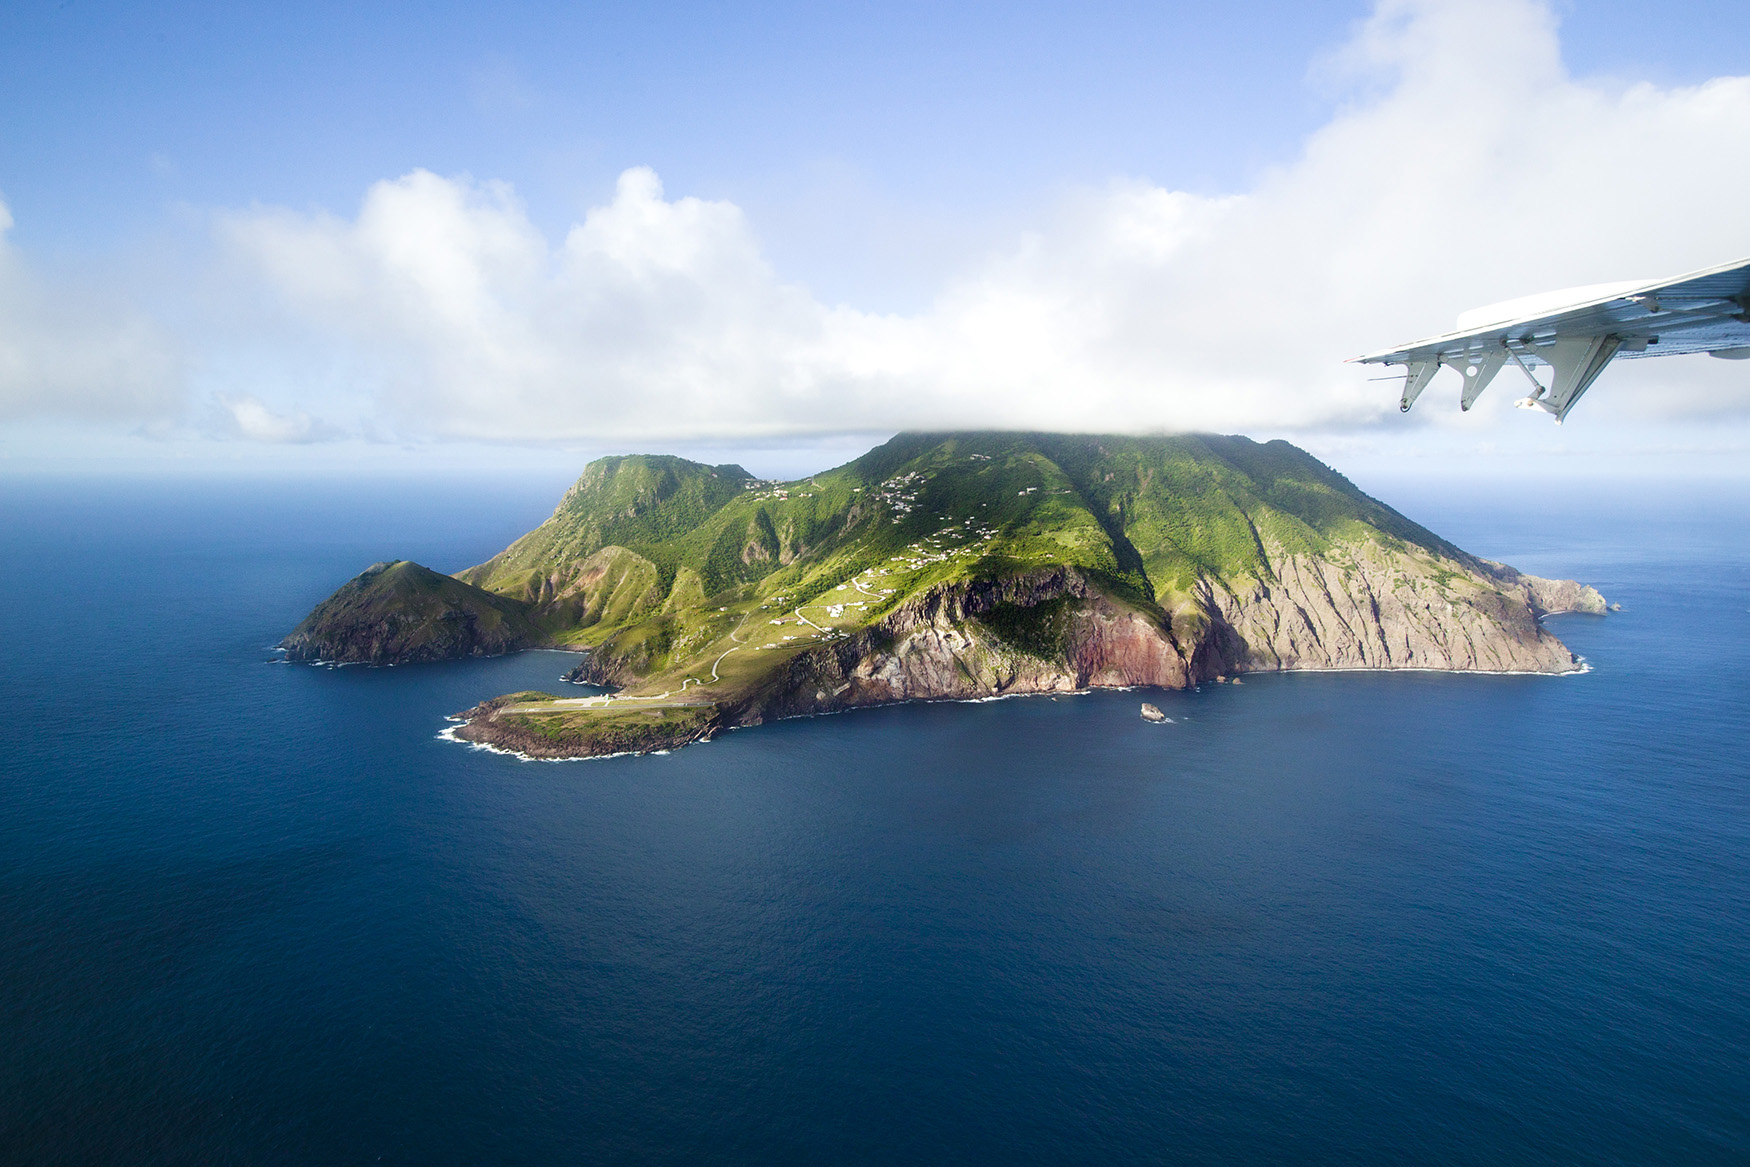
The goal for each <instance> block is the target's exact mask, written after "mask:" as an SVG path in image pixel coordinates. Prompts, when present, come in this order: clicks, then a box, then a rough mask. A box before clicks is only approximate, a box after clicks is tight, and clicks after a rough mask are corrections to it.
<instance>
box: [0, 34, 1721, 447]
mask: <svg viewBox="0 0 1750 1167" xmlns="http://www.w3.org/2000/svg"><path fill="white" fill-rule="evenodd" d="M1320 72H1321V73H1322V75H1323V76H1324V77H1325V78H1326V80H1327V81H1328V83H1330V84H1333V85H1337V86H1341V87H1343V88H1342V90H1341V91H1343V92H1348V93H1351V94H1353V95H1355V96H1354V97H1353V98H1352V99H1351V101H1350V102H1349V104H1347V105H1346V106H1344V107H1343V108H1342V110H1341V111H1340V112H1339V113H1338V114H1337V115H1336V116H1335V117H1334V118H1333V119H1332V121H1331V122H1330V123H1329V124H1328V125H1326V126H1325V127H1324V128H1323V129H1321V130H1320V131H1319V132H1317V133H1316V134H1314V135H1313V136H1312V137H1311V139H1309V140H1308V142H1307V143H1306V145H1305V149H1304V151H1303V152H1302V154H1301V155H1300V156H1299V157H1298V158H1297V159H1295V160H1293V161H1292V162H1291V163H1289V164H1287V165H1284V166H1282V167H1281V168H1279V169H1277V170H1274V171H1272V172H1270V173H1268V174H1266V175H1265V176H1264V177H1263V178H1262V179H1261V180H1260V181H1259V182H1258V183H1257V184H1256V185H1255V187H1254V189H1252V190H1250V191H1248V192H1246V193H1244V194H1240V195H1234V196H1231V197H1220V198H1212V197H1204V196H1199V195H1194V194H1189V193H1186V192H1183V191H1175V190H1171V189H1168V188H1165V187H1161V186H1157V185H1153V184H1151V183H1148V182H1145V181H1141V180H1125V181H1117V182H1112V183H1110V184H1108V185H1106V186H1104V187H1100V188H1097V189H1088V190H1086V191H1083V192H1082V193H1080V194H1079V195H1077V196H1075V197H1073V198H1071V199H1068V200H1067V201H1066V202H1065V203H1064V204H1063V205H1061V206H1060V207H1059V208H1058V209H1057V211H1056V213H1055V215H1054V216H1053V217H1052V218H1051V220H1050V221H1049V222H1045V223H1043V224H1041V225H1040V226H1039V227H1038V229H1037V230H1035V231H1034V232H1032V233H1029V234H1028V235H1027V236H1025V237H1024V238H1021V239H1018V240H1016V241H1015V242H1014V243H1013V245H1012V246H1011V247H1009V248H1008V249H1007V250H1006V251H1005V252H1004V253H1002V254H998V255H993V256H991V257H989V258H988V259H987V260H986V261H985V262H983V263H982V264H980V265H978V266H977V267H976V268H975V269H974V270H970V271H967V272H965V273H964V274H962V275H961V276H960V277H959V278H957V279H954V280H952V281H951V282H949V283H948V284H947V285H946V286H945V287H943V288H942V289H941V290H940V292H939V294H938V295H937V297H936V298H935V301H934V303H933V304H932V306H931V307H930V309H929V310H927V311H925V312H922V313H920V314H917V315H913V316H896V315H883V314H877V313H870V312H863V311H859V310H857V309H856V308H855V307H852V306H845V305H831V304H825V303H822V302H820V301H819V300H817V299H816V298H815V297H814V296H812V295H811V294H810V293H809V291H808V290H807V289H805V288H802V287H799V286H796V285H793V284H789V283H786V282H785V281H784V280H783V279H782V278H781V276H780V274H779V273H777V272H775V271H774V270H773V269H772V267H771V265H770V264H769V263H768V261H767V260H766V258H765V255H764V253H763V251H762V248H761V246H760V242H759V239H758V236H757V234H756V232H755V230H754V228H753V226H752V225H751V224H749V223H748V221H747V220H746V218H745V217H744V216H743V214H742V213H741V211H740V210H739V209H738V208H737V207H735V206H734V205H733V204H730V203H727V202H714V201H707V200H701V199H697V198H689V197H679V198H670V197H669V196H668V195H667V194H666V193H665V192H664V190H663V188H662V184H661V182H660V180H659V179H658V177H657V175H656V174H655V173H653V172H652V171H650V170H648V169H642V168H639V169H632V170H628V171H626V172H625V173H624V174H623V175H621V177H620V180H619V183H618V186H617V188H616V190H615V193H614V196H613V198H612V200H611V201H610V202H608V203H607V204H606V205H603V206H600V207H596V208H594V209H593V210H591V211H590V212H589V213H588V214H587V215H586V216H585V217H584V219H583V221H582V222H581V223H578V224H576V225H575V226H573V227H572V228H571V230H570V231H569V232H568V233H567V234H566V236H565V238H564V239H562V240H560V241H558V242H557V243H554V242H553V241H551V240H549V239H547V238H545V237H544V236H543V235H542V234H541V232H540V231H538V230H537V229H536V228H535V227H534V226H533V224H532V223H531V222H530V220H529V218H528V216H527V215H526V214H525V212H524V210H523V208H522V207H521V205H520V204H519V202H518V200H517V198H516V196H515V193H514V191H513V190H512V189H511V188H510V187H509V186H507V185H505V184H502V183H481V182H474V181H471V180H469V179H467V178H453V177H451V178H446V177H442V176H439V175H435V174H432V173H429V172H427V171H423V170H421V171H414V172H413V173H410V174H407V175H404V176H402V177H400V178H397V179H393V180H387V181H383V182H379V183H377V184H376V185H374V186H373V187H371V189H370V190H369V191H368V192H367V193H366V195H365V197H364V200H363V203H362V205H361V206H360V208H359V210H358V213H357V214H356V215H355V216H353V217H351V218H342V217H336V216H332V215H326V214H307V213H300V212H294V211H290V210H284V209H275V208H267V209H254V210H248V211H237V212H231V213H227V214H224V215H222V216H220V217H219V219H218V221H217V228H216V230H217V237H218V240H219V243H220V246H221V248H222V251H223V253H224V256H225V259H226V264H225V269H226V271H227V272H228V276H227V278H228V279H232V280H236V281H240V284H239V287H240V288H241V289H242V291H240V293H239V299H241V300H248V301H250V302H252V303H253V302H258V301H263V300H265V301H266V302H267V303H269V304H271V305H272V306H273V307H272V311H271V314H270V315H269V316H268V317H266V318H264V321H263V322H262V323H261V325H260V327H261V328H262V330H263V334H264V336H267V337H268V338H269V339H268V341H267V342H266V351H271V349H272V341H271V338H272V336H273V334H274V329H276V328H278V329H281V330H282V331H283V334H284V335H285V336H287V337H291V336H296V337H297V338H298V340H297V342H296V343H297V344H298V345H309V344H315V345H317V346H325V347H327V348H329V349H331V350H332V351H333V352H334V353H335V354H337V355H336V357H335V359H334V362H333V364H334V365H335V366H337V367H344V368H346V369H349V370H351V371H352V372H353V373H354V374H355V375H354V376H353V377H352V378H351V380H350V381H347V382H346V384H345V385H341V386H340V387H339V388H337V387H336V385H335V383H334V382H333V380H332V379H331V378H330V379H325V380H324V381H323V382H322V383H320V384H315V383H312V384H310V385H308V386H304V387H302V388H300V387H298V385H297V382H296V379H295V378H281V381H282V382H284V381H289V382H290V384H291V387H290V388H287V387H285V386H284V385H283V384H282V385H281V386H280V387H278V388H276V390H275V393H276V395H277V396H274V397H273V398H272V399H271V404H266V403H264V401H263V399H262V395H261V394H260V393H259V392H258V391H257V390H255V389H254V388H252V387H250V386H233V387H230V388H226V389H222V390H220V391H219V392H220V393H222V394H223V396H219V397H215V398H213V400H215V401H217V402H218V405H219V407H220V411H221V416H223V417H225V418H227V419H228V420H227V421H226V422H225V425H224V427H222V428H224V429H225V432H228V433H230V434H232V435H233V436H239V437H246V438H251V439H255V440H267V441H310V440H318V439H320V438H321V437H324V436H328V435H330V434H335V433H339V432H341V430H340V429H339V428H337V427H336V426H334V425H331V424H328V423H324V422H321V421H318V420H314V419H313V416H312V415H315V416H326V417H331V418H336V419H341V418H345V419H348V420H347V421H346V426H347V427H349V428H351V429H353V430H355V431H368V432H371V433H373V434H384V435H404V436H411V437H467V438H472V439H485V440H496V441H515V442H526V441H567V442H593V443H601V442H655V441H667V442H671V443H672V442H676V441H684V440H694V441H716V442H726V443H734V442H737V441H750V440H766V439H776V438H785V437H795V436H806V435H826V434H836V433H846V432H851V431H864V432H878V431H890V430H894V429H900V428H919V427H931V428H935V427H957V426H989V425H1002V426H1010V427H1038V428H1051V429H1072V430H1073V429H1081V430H1091V429H1098V430H1133V431H1142V430H1160V429H1170V430H1176V429H1193V428H1213V429H1225V430H1254V431H1255V430H1263V429H1268V430H1272V431H1282V430H1296V431H1303V432H1304V431H1312V430H1326V431H1340V430H1352V429H1356V428H1364V427H1367V426H1369V425H1370V424H1372V423H1374V422H1376V421H1378V420H1380V419H1381V418H1383V417H1385V416H1387V415H1388V414H1390V413H1391V412H1393V410H1394V405H1395V399H1396V391H1395V389H1394V388H1393V387H1392V386H1390V385H1381V384H1378V383H1376V382H1373V381H1370V380H1369V378H1370V377H1374V376H1377V375H1378V372H1379V371H1378V370H1377V369H1361V368H1358V367H1355V366H1346V365H1344V364H1343V360H1344V358H1345V357H1348V356H1352V355H1354V354H1355V353H1357V352H1360V351H1363V350H1366V349H1370V348H1375V347H1382V346H1384V345H1387V344H1390V343H1394V342H1397V341H1400V340H1405V339H1408V338H1411V337H1414V336H1419V335H1425V334H1427V333H1429V332H1433V331H1438V330H1441V329H1443V328H1445V327H1448V326H1450V324H1451V321H1452V320H1453V318H1454V316H1455V315H1456V314H1457V312H1459V311H1460V310H1462V309H1465V308H1468V307H1471V306H1473V305H1476V304H1479V303H1484V302H1488V301H1494V300H1500V299H1504V298H1507V297H1509V296H1512V295H1518V294H1524V293H1530V292H1536V291H1539V290H1542V289H1544V288H1548V287H1558V286H1564V285H1568V284H1583V283H1591V282H1597V281H1602V280H1609V279H1620V278H1625V277H1640V276H1647V277H1657V276H1661V275H1669V274H1675V273H1677V272H1680V271H1683V270H1687V269H1690V268H1695V267H1701V266H1706V265H1709V264H1713V263H1717V262H1721V261H1723V260H1726V259H1730V258H1734V257H1737V256H1740V255H1750V219H1746V218H1745V217H1744V216H1743V215H1742V213H1741V208H1740V206H1739V203H1740V202H1741V198H1742V194H1741V192H1742V191H1743V190H1745V189H1747V188H1750V78H1722V79H1718V80H1714V81H1710V82H1708V83H1706V84H1703V85H1699V86H1693V87H1685V88H1661V87H1657V86H1653V85H1649V84H1635V85H1628V86H1622V85H1609V86H1607V85H1602V84H1595V83H1591V82H1586V81H1581V80H1576V79H1574V78H1572V77H1570V76H1569V75H1568V74H1567V72H1566V71H1565V69H1564V67H1563V65H1562V61H1561V55H1560V45H1559V40H1558V37H1557V32H1556V22H1555V20H1554V18H1553V16H1552V14H1551V11H1550V9H1549V8H1548V7H1547V6H1546V5H1544V4H1541V3H1535V2H1532V0H1381V3H1380V4H1379V5H1378V7H1377V8H1376V10H1375V11H1374V13H1373V15H1372V16H1371V17H1370V18H1369V19H1368V20H1367V21H1365V22H1363V23H1362V24H1361V25H1360V26H1358V28H1357V29H1356V30H1355V33H1354V35H1353V37H1352V38H1351V40H1350V42H1349V43H1348V44H1347V45H1346V46H1345V47H1344V49H1343V50H1342V51H1341V52H1339V53H1338V54H1336V55H1335V56H1333V58H1332V59H1331V60H1329V61H1327V62H1324V63H1323V64H1322V65H1321V68H1320ZM1163 116H1167V115H1166V114H1163ZM1175 116H1176V115H1175ZM11 262H12V260H11V258H10V257H9V256H8V255H7V253H4V252H0V353H5V354H7V357H8V360H9V361H11V362H12V363H11V364H9V365H8V366H7V367H6V368H5V369H4V370H0V394H3V395H4V396H0V403H3V404H4V407H5V408H6V409H7V410H8V411H9V412H12V413H18V412H25V411H28V409H29V408H31V407H33V403H34V407H35V408H44V407H45V406H44V405H43V402H44V401H45V400H46V399H47V397H48V396H52V395H54V394H56V393H59V394H61V395H62V397H63V398H64V399H65V401H66V402H71V403H75V405H76V408H79V409H89V410H91V411H93V412H100V411H102V410H104V409H111V410H115V411H117V412H126V411H127V410H128V409H133V410H135V411H140V410H149V409H150V408H152V407H153V403H155V402H156V403H157V404H158V405H160V406H161V405H162V403H163V400H164V390H163V385H164V384H165V383H166V378H168V377H170V376H171V375H172V372H173V370H174V362H171V361H170V360H169V358H168V357H167V356H166V355H165V352H164V351H161V350H160V349H154V348H153V341H152V335H151V333H150V330H149V329H145V330H144V331H142V329H143V328H144V326H139V325H136V324H132V323H128V322H125V321H124V322H122V323H119V324H118V323H116V322H113V321H112V322H110V323H108V324H107V325H105V326H103V327H101V328H97V329H96V330H95V332H94V335H95V336H96V337H97V339H96V340H95V341H92V340H91V339H90V338H89V337H87V338H83V339H81V338H80V337H79V336H76V335H74V334H70V333H67V334H57V333H54V332H53V331H52V330H50V331H49V332H46V333H44V336H46V337H47V339H46V340H44V341H42V342H40V343H37V342H32V343H34V344H35V347H34V348H32V349H30V351H29V352H28V353H26V355H25V357H23V358H14V357H13V355H12V354H13V351H14V348H15V347H16V346H17V345H18V344H19V343H20V342H19V341H18V339H17V338H18V337H19V336H21V335H23V334H24V332H25V331H28V330H23V329H21V327H20V326H19V324H18V321H17V319H15V318H14V317H13V315H12V313H14V312H15V311H18V310H19V308H18V305H17V304H16V303H15V302H14V301H15V299H17V297H16V296H15V295H14V294H13V293H12V291H11V289H12V287H13V283H14V282H15V281H16V280H17V279H18V278H20V277H18V276H17V275H16V274H15V273H14V272H13V271H12V269H11V268H9V267H6V266H4V265H5V264H8V263H11ZM27 307H28V306H27ZM286 343H287V346H288V349H289V347H290V344H291V342H290V341H287V342H286ZM19 351H23V350H22V349H21V350H19ZM62 361H64V363H58V362H62ZM21 362H22V363H21ZM1718 364H1719V363H1718V362H1707V361H1705V360H1699V361H1698V360H1683V359H1673V360H1670V361H1657V362H1644V363H1643V367H1642V368H1640V369H1637V370H1635V372H1634V373H1633V374H1632V375H1624V374H1622V373H1618V372H1614V371H1613V373H1612V374H1611V379H1610V381H1608V382H1606V383H1605V384H1603V385H1602V386H1601V387H1600V389H1599V390H1598V391H1595V392H1594V393H1593V394H1592V396H1591V398H1589V399H1588V401H1587V403H1586V405H1585V406H1584V407H1583V410H1584V411H1586V412H1587V413H1590V414H1593V415H1594V416H1596V417H1598V418H1599V419H1600V422H1601V423H1603V424H1632V423H1633V422H1634V421H1635V419H1637V418H1640V419H1644V418H1648V417H1696V416H1712V417H1719V416H1743V415H1745V414H1746V413H1750V383H1747V382H1746V379H1745V378H1743V377H1741V376H1735V375H1731V374H1733V373H1735V372H1736V370H1735V369H1734V370H1721V369H1719V368H1715V367H1708V366H1710V365H1718ZM14 365H16V366H18V367H17V368H14V367H13V366H14ZM124 367H125V368H127V369H129V370H132V372H131V373H130V374H129V375H128V376H123V375H122V374H121V373H120V370H122V369H123V368H124ZM19 369H22V370H23V371H22V372H20V371H18V370H19ZM153 370H156V371H153ZM33 378H34V379H35V380H34V381H33ZM33 385H35V386H36V387H35V388H32V386H33ZM347 385H358V386H369V388H368V390H366V389H349V388H347ZM56 386H58V387H59V388H58V389H57V388H55V387H56ZM97 386H109V387H110V388H108V389H106V390H103V391H101V392H100V391H99V390H98V389H97V388H96V387H97ZM1456 392H1457V390H1456V382H1454V383H1453V384H1452V385H1450V386H1442V384H1441V383H1439V382H1437V383H1436V386H1435V388H1434V389H1432V390H1431V391H1430V392H1429V394H1428V395H1427V396H1426V397H1425V398H1424V401H1425V403H1426V404H1424V405H1423V407H1422V410H1420V411H1419V412H1418V417H1419V416H1421V414H1422V413H1423V412H1424V411H1425V412H1426V414H1427V415H1428V416H1429V417H1430V418H1432V419H1433V420H1435V421H1436V423H1438V424H1458V422H1457V420H1456V409H1455V402H1453V401H1448V400H1447V398H1456ZM106 394H108V395H107V396H106ZM1516 395H1517V394H1516V393H1513V392H1512V391H1511V390H1510V389H1506V388H1497V389H1496V390H1494V391H1493V392H1492V393H1491V394H1490V395H1489V396H1486V397H1485V398H1484V402H1483V405H1482V406H1481V407H1480V411H1481V413H1482V417H1480V418H1479V417H1477V416H1476V415H1472V416H1471V417H1470V418H1468V419H1466V420H1465V422H1464V424H1466V425H1487V424H1489V418H1490V417H1492V416H1494V415H1496V414H1498V413H1499V412H1500V411H1501V409H1502V407H1503V406H1504V405H1505V403H1506V401H1507V399H1509V398H1510V397H1512V396H1516ZM80 403H82V404H80ZM1612 419H1615V420H1614V422H1613V421H1612ZM1516 423H1517V424H1524V420H1523V419H1516Z"/></svg>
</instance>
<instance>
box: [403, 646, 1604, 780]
mask: <svg viewBox="0 0 1750 1167" xmlns="http://www.w3.org/2000/svg"><path fill="white" fill-rule="evenodd" d="M530 651H542V650H530ZM547 651H554V650H547ZM1574 660H1575V667H1574V668H1571V669H1564V670H1562V671H1561V672H1545V671H1542V670H1532V669H1436V668H1427V667H1404V668H1368V667H1365V666H1357V667H1342V668H1314V669H1258V670H1256V671H1252V672H1246V673H1236V674H1233V675H1232V677H1231V678H1229V679H1228V680H1226V681H1216V680H1214V679H1213V678H1212V679H1210V680H1205V681H1200V682H1198V683H1196V684H1194V685H1190V686H1187V687H1186V688H1184V689H1165V688H1162V687H1161V686H1158V685H1091V686H1088V687H1086V688H1082V689H1066V690H1061V691H1045V690H1040V691H1038V692H1017V693H990V694H986V695H984V696H981V697H906V698H902V699H900V700H895V701H873V702H870V703H868V704H865V705H847V706H844V707H842V708H838V709H820V710H811V711H808V712H803V713H790V714H785V715H784V716H782V717H774V718H771V719H770V720H771V721H772V722H779V721H797V720H801V719H804V718H816V717H836V716H838V715H840V714H845V713H855V712H858V711H860V710H867V709H887V708H892V707H895V706H902V705H982V704H986V703H989V702H993V701H1010V700H1025V699H1027V698H1039V697H1050V698H1052V699H1054V700H1055V699H1056V698H1058V697H1089V696H1093V695H1094V694H1096V693H1133V692H1137V691H1140V690H1145V689H1158V690H1160V691H1161V692H1163V693H1187V692H1189V693H1200V692H1202V691H1203V689H1204V687H1205V686H1211V687H1213V686H1215V685H1221V684H1233V683H1235V682H1237V681H1238V680H1239V679H1240V678H1241V677H1287V676H1296V675H1300V676H1306V675H1318V674H1344V675H1352V674H1355V673H1421V674H1434V675H1439V676H1456V677H1549V678H1551V679H1559V678H1563V677H1579V676H1585V675H1587V674H1589V673H1591V672H1592V671H1593V669H1592V664H1591V662H1590V661H1588V660H1587V659H1586V658H1585V657H1582V656H1576V657H1575V658H1574ZM488 703H489V702H481V705H479V706H475V709H479V708H481V706H484V705H486V704H488ZM474 711H475V710H468V712H469V713H473V712H474ZM490 714H491V711H488V712H487V713H485V714H482V715H477V716H476V717H467V716H463V715H460V714H457V715H451V716H448V717H446V718H445V720H446V721H449V722H451V723H452V724H451V725H449V726H448V727H447V728H445V729H443V730H440V731H439V732H438V733H437V734H436V735H435V736H436V737H437V738H438V739H439V740H441V741H447V742H453V743H455V744H457V745H464V746H468V747H470V748H472V749H476V750H485V751H487V752H489V753H494V754H500V755H503V756H506V757H512V758H515V759H517V760H518V761H520V762H597V761H605V760H606V759H609V758H626V757H648V756H653V755H665V754H670V753H672V752H674V750H676V749H680V748H683V747H685V746H690V745H696V744H700V743H708V742H710V741H711V740H712V738H713V737H714V736H715V735H716V734H717V733H720V732H722V733H727V732H730V731H734V730H741V729H756V728H758V727H759V726H761V725H764V724H767V722H766V721H764V720H761V721H755V722H747V723H739V724H719V725H717V726H715V727H713V728H712V729H711V730H710V731H709V732H708V733H706V734H704V735H703V736H699V737H694V738H692V739H689V740H687V741H684V742H680V743H678V744H673V743H669V744H661V745H655V744H653V748H651V749H632V750H615V751H612V752H607V753H599V754H589V753H579V754H562V755H548V756H543V755H537V754H530V753H528V752H527V751H524V750H519V749H514V748H512V747H509V746H504V745H499V744H497V743H495V742H492V741H476V740H474V739H472V738H464V737H461V736H458V731H460V730H462V729H464V728H466V727H468V726H470V725H473V724H474V723H475V722H476V721H477V720H478V719H479V716H490Z"/></svg>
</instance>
